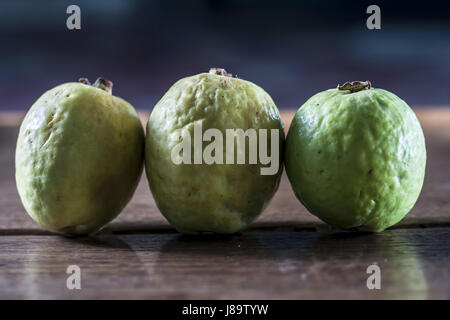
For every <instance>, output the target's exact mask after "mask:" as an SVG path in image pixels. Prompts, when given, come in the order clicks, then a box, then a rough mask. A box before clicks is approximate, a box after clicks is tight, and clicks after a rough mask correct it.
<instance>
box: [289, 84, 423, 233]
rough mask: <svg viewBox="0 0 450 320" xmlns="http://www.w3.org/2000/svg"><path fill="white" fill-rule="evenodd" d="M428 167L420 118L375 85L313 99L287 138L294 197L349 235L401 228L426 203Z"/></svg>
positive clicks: (340, 88)
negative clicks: (418, 203)
mask: <svg viewBox="0 0 450 320" xmlns="http://www.w3.org/2000/svg"><path fill="white" fill-rule="evenodd" d="M425 163H426V149H425V139H424V135H423V132H422V128H421V126H420V123H419V121H418V119H417V117H416V116H415V114H414V112H413V110H412V109H411V108H410V107H409V106H408V105H407V104H406V103H405V102H404V101H403V100H402V99H400V98H399V97H397V96H396V95H395V94H393V93H391V92H389V91H386V90H383V89H375V88H372V87H371V84H370V82H369V81H367V82H358V81H355V82H347V83H345V84H344V85H342V86H338V88H336V89H329V90H326V91H323V92H320V93H318V94H316V95H314V96H312V97H311V98H310V99H309V100H308V101H306V102H305V103H304V104H303V106H301V107H300V109H299V110H298V111H297V113H296V114H295V117H294V119H293V121H292V124H291V126H290V128H289V132H288V135H287V138H286V149H285V166H286V172H287V175H288V177H289V180H290V182H291V185H292V188H293V190H294V193H295V195H296V196H297V198H298V199H299V200H300V201H301V202H302V203H303V204H304V205H305V207H306V208H307V209H308V210H309V211H310V212H311V213H312V214H314V215H316V216H317V217H319V218H320V219H321V220H323V221H324V222H326V223H328V224H330V225H333V226H335V227H338V228H343V229H358V230H362V231H370V232H379V231H382V230H384V229H386V228H388V227H390V226H392V225H394V224H396V223H397V222H398V221H400V220H401V219H402V218H403V217H404V216H405V215H406V214H407V213H408V212H409V211H410V210H411V208H412V207H413V206H414V204H415V202H416V201H417V198H418V197H419V194H420V191H421V189H422V185H423V180H424V175H425Z"/></svg>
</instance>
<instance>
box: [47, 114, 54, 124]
mask: <svg viewBox="0 0 450 320" xmlns="http://www.w3.org/2000/svg"><path fill="white" fill-rule="evenodd" d="M54 117H55V115H54V114H53V113H51V114H50V115H49V116H48V117H47V124H49V123H50V122H52V121H53V119H54Z"/></svg>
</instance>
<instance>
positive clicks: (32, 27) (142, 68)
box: [0, 0, 450, 110]
mask: <svg viewBox="0 0 450 320" xmlns="http://www.w3.org/2000/svg"><path fill="white" fill-rule="evenodd" d="M70 4H77V5H79V6H80V8H81V27H82V29H81V30H68V29H67V28H66V19H67V17H68V16H69V15H68V14H66V8H67V6H68V5H70ZM371 4H377V5H379V6H380V8H381V23H382V24H381V26H382V29H381V30H368V29H367V28H366V19H367V17H368V16H369V15H368V14H366V9H367V7H368V6H369V5H371ZM0 45H1V48H0V101H1V103H0V109H1V110H26V109H28V108H29V107H30V106H31V104H32V103H33V102H34V101H35V100H36V99H37V98H38V97H39V96H40V95H41V94H42V93H43V92H44V91H45V90H48V89H50V88H52V87H54V86H56V85H57V84H60V83H63V82H69V81H76V80H77V79H78V78H80V77H82V76H85V77H88V78H90V80H91V81H93V80H95V78H97V77H98V76H100V75H102V76H105V77H106V78H108V79H110V80H112V81H113V82H114V89H113V92H114V94H115V95H118V96H121V97H123V98H125V99H126V100H128V101H129V102H131V103H132V104H133V105H134V106H135V107H136V108H137V109H146V110H150V109H151V108H152V107H153V105H154V104H155V103H156V102H157V101H158V99H159V98H160V97H161V96H162V95H163V94H164V92H165V91H167V89H168V88H169V87H170V86H171V85H172V84H173V83H174V82H175V81H176V80H178V79H179V78H181V77H185V76H188V75H193V74H196V73H200V72H205V71H208V70H209V68H210V67H213V66H215V67H224V68H226V69H227V70H228V71H229V72H231V73H233V74H234V75H237V76H238V77H240V78H243V79H246V80H250V81H252V82H255V83H256V84H258V85H260V86H261V87H263V88H264V89H265V90H266V91H268V92H269V93H270V94H271V95H272V97H273V99H274V101H275V102H276V104H277V105H278V107H280V108H298V107H299V106H300V105H301V104H302V103H303V102H304V101H305V100H306V99H307V98H308V97H310V96H311V95H313V94H314V93H316V92H318V91H322V90H325V89H328V88H331V87H335V86H336V85H337V84H338V83H343V82H345V81H347V80H371V81H372V83H373V85H374V86H375V87H381V88H384V89H388V90H390V91H393V92H395V93H396V94H398V95H399V96H400V97H402V98H403V99H405V100H406V101H407V102H408V103H409V104H410V105H412V106H414V107H417V106H425V107H427V106H442V105H450V5H449V4H448V1H447V3H446V2H444V1H442V2H438V1H422V2H418V3H415V2H411V1H332V0H329V1H311V0H310V1H282V0H279V1H264V0H259V1H256V0H255V1H253V0H246V1H238V0H232V1H225V0H215V1H214V0H202V1H195V0H191V1H180V0H178V1H163V0H158V1H137V0H135V1H132V0H98V1H93V0H85V1H75V0H74V1H62V0H55V1H49V0H44V1H37V0H33V1H31V0H30V1H24V0H16V1H1V2H0Z"/></svg>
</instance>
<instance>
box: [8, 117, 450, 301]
mask: <svg viewBox="0 0 450 320" xmlns="http://www.w3.org/2000/svg"><path fill="white" fill-rule="evenodd" d="M416 112H417V114H418V117H419V119H420V121H421V123H422V126H423V128H424V132H425V136H426V142H427V149H428V163H427V171H426V179H425V185H424V187H423V191H422V194H421V196H420V199H419V201H418V202H417V204H416V206H415V207H414V209H413V210H412V211H411V212H410V214H409V215H408V216H407V217H406V218H405V219H404V220H403V221H401V222H400V223H399V224H398V225H396V226H394V227H393V228H391V229H389V230H386V231H385V232H382V233H379V234H365V233H356V232H340V231H338V230H333V229H331V228H329V227H327V226H326V225H325V224H323V223H322V222H321V221H320V220H318V219H317V218H315V217H314V216H312V215H310V214H309V213H308V212H307V211H306V209H305V208H304V207H303V206H302V205H301V204H300V203H299V202H298V201H297V199H296V198H295V196H294V194H293V192H292V190H291V188H290V185H289V182H288V181H287V179H286V176H285V175H284V176H283V179H282V183H281V186H280V189H279V191H278V193H277V194H276V196H275V198H274V199H273V201H272V202H271V204H270V206H269V207H268V208H267V210H266V211H265V212H264V213H263V214H262V215H261V217H260V218H259V219H258V220H257V221H256V222H255V223H254V224H253V225H252V226H251V227H250V229H249V230H247V231H246V232H243V233H242V234H237V235H233V236H201V237H192V236H191V237H189V236H182V235H179V234H178V233H176V232H175V231H174V230H173V229H172V228H171V227H170V225H169V224H168V223H167V222H166V220H165V219H164V218H163V217H162V216H161V214H160V213H159V211H158V209H157V208H156V206H155V203H154V201H153V198H152V196H151V193H150V191H149V188H148V185H147V181H146V179H145V177H144V176H143V177H142V180H141V183H140V185H139V187H138V189H137V191H136V194H135V195H134V197H133V199H132V201H131V202H130V203H129V205H128V206H127V208H126V209H125V210H124V212H123V213H122V214H121V215H120V216H119V217H118V218H117V219H116V220H114V221H113V222H112V223H111V224H110V225H109V226H108V227H107V228H106V229H105V230H104V231H102V232H101V234H99V235H97V236H96V237H92V238H78V239H68V238H64V237H61V236H58V235H53V234H51V233H49V232H47V231H44V230H42V229H41V228H39V226H38V225H37V224H35V223H34V222H33V221H32V220H31V218H29V217H28V215H27V214H26V212H25V210H24V208H23V206H22V204H21V202H20V200H19V197H18V194H17V191H16V187H15V182H14V148H15V142H16V138H17V134H18V126H19V124H20V121H21V119H22V118H23V114H17V113H7V112H3V113H0V298H3V299H5V298H7V299H10V298H31V299H36V298H45V299H47V298H67V299H79V298H96V299H98V298H100V299H103V298H124V299H130V298H132V299H133V298H139V299H140V298H151V299H185V298H189V299H209V298H214V299H215V298H225V299H241V298H242V299H284V298H286V299H303V298H306V299H310V298H313V299H314V298H341V299H347V298H357V299H359V298H363V299H366V298H368V299H372V298H375V299H380V298H382V299H384V298H418V299H421V298H443V299H449V298H450V170H449V169H450V108H449V109H444V108H441V109H439V108H437V109H416ZM292 116H293V112H289V111H288V112H283V119H284V122H285V126H286V127H287V128H288V127H289V122H290V120H291V119H292ZM147 117H148V114H145V113H142V119H143V121H145V120H146V119H147ZM373 263H376V264H378V266H379V267H380V269H381V289H380V290H368V289H367V286H366V281H367V277H368V276H369V274H367V273H366V270H367V267H368V266H369V265H371V264H373ZM68 265H78V266H79V267H80V268H81V286H82V289H81V290H68V289H67V288H66V280H67V277H68V276H69V275H68V274H66V268H67V266H68Z"/></svg>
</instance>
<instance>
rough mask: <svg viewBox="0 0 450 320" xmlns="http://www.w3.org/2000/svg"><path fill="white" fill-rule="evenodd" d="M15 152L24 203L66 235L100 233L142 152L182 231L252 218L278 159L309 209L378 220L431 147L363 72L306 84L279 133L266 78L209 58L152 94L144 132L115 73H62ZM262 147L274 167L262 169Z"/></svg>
mask: <svg viewBox="0 0 450 320" xmlns="http://www.w3.org/2000/svg"><path fill="white" fill-rule="evenodd" d="M198 128H200V129H198ZM230 130H231V131H230ZM197 131H199V133H200V135H201V138H200V140H197V139H196V138H194V140H195V141H194V146H192V145H191V144H189V143H187V142H191V141H192V139H191V135H192V134H193V135H194V136H195V135H196V134H198V132H197ZM229 132H232V134H231V135H228V133H229ZM267 132H269V133H267ZM272 133H273V134H272ZM223 135H225V136H226V141H223V139H224V138H223ZM235 138H236V139H235ZM230 139H231V140H230ZM246 139H247V140H246ZM186 141H187V142H186ZM230 141H231V143H230ZM245 141H250V143H249V144H247V146H246V144H245ZM185 143H187V144H185ZM225 145H226V146H227V150H224V149H223V146H225ZM268 146H271V148H270V152H268V150H267V147H268ZM175 151H176V152H175ZM202 152H204V153H202ZM174 154H175V156H178V157H179V159H185V160H186V161H185V162H182V161H178V162H177V161H174ZM269 154H270V156H269ZM205 155H206V156H208V157H207V158H205ZM258 156H259V157H258ZM202 157H203V158H205V159H203V158H202ZM191 158H192V159H193V160H192V161H190V160H191ZM177 159H178V158H177ZM198 159H200V162H198ZM211 159H212V160H211ZM242 159H244V160H246V162H245V161H244V162H243V161H241V160H242ZM203 160H204V161H203ZM283 160H284V161H283ZM15 161H16V183H17V189H18V191H19V195H20V197H21V200H22V203H23V205H24V207H25V209H26V211H27V212H28V213H29V215H30V216H31V217H32V218H33V219H34V220H35V221H36V222H38V223H39V224H40V225H41V226H43V227H44V228H47V229H48V230H51V231H53V232H56V233H60V234H63V235H68V236H74V235H90V234H94V233H96V232H97V231H99V230H100V229H101V228H102V227H103V226H105V225H106V224H107V223H108V222H110V221H111V220H112V219H114V218H115V217H116V216H117V215H118V214H119V213H120V212H121V211H122V209H123V208H124V207H125V206H126V204H127V203H128V201H129V200H130V199H131V197H132V195H133V193H134V191H135V189H136V186H137V184H138V182H139V180H140V176H141V173H142V169H143V164H144V163H145V169H146V174H147V178H148V182H149V186H150V189H151V192H152V193H153V197H154V199H155V202H156V204H157V206H158V208H159V209H160V211H161V213H162V214H163V215H164V216H165V217H166V218H167V220H168V221H169V222H170V223H171V224H172V225H173V226H174V227H175V228H176V229H177V230H178V231H180V232H182V233H188V234H197V233H203V232H214V233H234V232H237V231H240V230H242V229H244V228H245V227H247V226H248V225H249V224H250V223H251V222H252V221H254V220H255V219H256V218H257V217H258V216H259V215H260V214H261V212H262V211H263V210H264V208H265V207H266V206H267V205H268V203H269V202H270V200H271V198H272V197H273V195H274V194H275V192H276V190H277V188H278V185H279V182H280V177H281V174H282V171H283V162H284V166H285V167H286V172H287V175H288V178H289V180H290V182H291V185H292V187H293V190H294V192H295V195H296V196H297V198H298V199H299V200H300V201H301V202H302V203H303V204H304V205H305V207H306V208H307V209H308V210H309V211H310V212H311V213H312V214H314V215H316V216H317V217H319V218H320V219H322V220H323V221H325V222H327V223H329V224H331V225H333V226H336V227H339V228H343V229H359V230H366V231H375V232H378V231H382V230H384V229H386V228H388V227H390V226H392V225H393V224H395V223H397V222H398V221H399V220H401V219H402V218H403V217H404V216H405V215H406V214H407V213H408V211H410V209H411V208H412V207H413V205H414V204H415V202H416V200H417V198H418V196H419V194H420V190H421V188H422V184H423V180H424V172H425V163H426V150H425V140H424V136H423V132H422V129H421V126H420V123H419V121H418V120H417V118H416V116H415V114H414V112H413V111H412V110H411V108H410V107H409V106H408V105H407V104H406V103H405V102H404V101H403V100H401V99H400V98H398V97H397V96H396V95H394V94H392V93H390V92H388V91H385V90H382V89H375V88H372V87H371V83H370V82H368V81H367V82H359V81H354V82H347V83H345V84H344V85H342V86H338V87H337V88H336V89H329V90H326V91H323V92H320V93H318V94H316V95H314V96H313V97H311V98H310V99H309V100H308V101H306V102H305V103H304V104H303V106H302V107H300V109H299V110H298V111H297V113H296V115H295V117H294V119H293V121H292V124H291V127H290V129H289V132H288V135H287V137H286V139H285V134H284V127H283V123H282V121H281V117H280V113H279V111H278V109H277V107H276V105H275V103H274V102H273V100H272V98H271V97H270V95H269V94H268V93H267V92H265V91H264V90H263V89H262V88H260V87H258V86H257V85H255V84H253V83H251V82H248V81H245V80H242V79H238V78H235V77H232V75H231V74H229V73H227V72H226V71H225V70H223V69H211V70H210V72H209V73H201V74H198V75H195V76H191V77H187V78H184V79H181V80H179V81H177V82H176V83H175V84H174V85H173V86H172V87H171V88H170V89H169V91H168V92H167V93H166V94H165V95H164V96H163V97H162V98H161V100H160V101H159V102H158V103H157V104H156V106H155V107H154V108H153V110H152V113H151V115H150V118H149V120H148V123H147V128H146V133H144V129H143V127H142V125H141V122H140V119H139V117H138V115H137V113H136V111H135V109H134V108H133V106H132V105H131V104H129V103H128V102H126V101H125V100H123V99H121V98H118V97H115V96H113V95H112V83H111V82H110V81H107V80H105V79H103V78H99V79H98V80H97V81H96V82H95V83H94V84H93V85H91V84H90V83H89V81H88V80H87V79H84V78H83V79H80V81H79V82H78V83H66V84H62V85H59V86H57V87H55V88H53V89H51V90H49V91H47V92H46V93H44V94H43V95H42V96H41V97H40V98H39V99H38V100H37V101H36V102H35V103H34V104H33V106H32V107H31V109H30V110H29V111H28V113H27V115H26V116H25V119H24V120H23V123H22V125H21V128H20V133H19V137H18V141H17V149H16V159H15ZM269 161H270V162H271V165H272V167H273V168H274V170H272V171H271V172H270V173H269V174H262V172H265V171H264V170H266V172H267V169H268V168H267V165H268V163H269Z"/></svg>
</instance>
